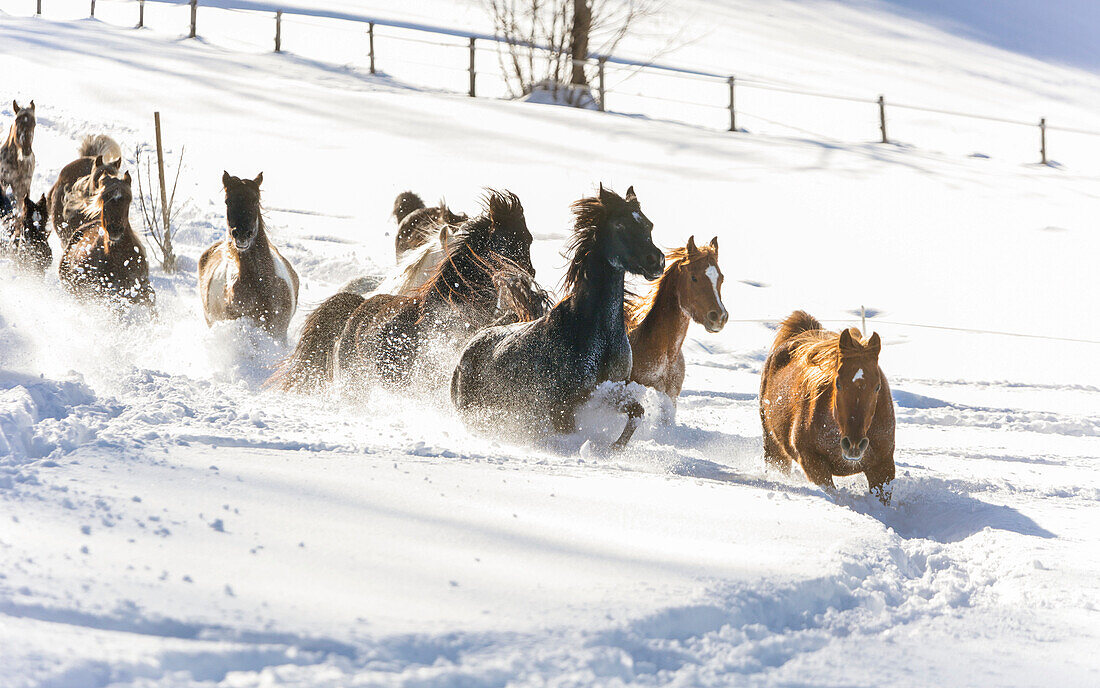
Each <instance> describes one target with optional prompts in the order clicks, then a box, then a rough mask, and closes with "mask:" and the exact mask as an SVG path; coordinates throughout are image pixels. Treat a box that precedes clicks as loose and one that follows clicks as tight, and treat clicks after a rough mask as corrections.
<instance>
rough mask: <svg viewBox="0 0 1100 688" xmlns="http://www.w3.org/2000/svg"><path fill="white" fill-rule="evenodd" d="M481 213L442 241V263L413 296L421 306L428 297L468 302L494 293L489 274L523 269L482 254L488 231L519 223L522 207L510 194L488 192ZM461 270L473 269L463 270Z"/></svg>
mask: <svg viewBox="0 0 1100 688" xmlns="http://www.w3.org/2000/svg"><path fill="white" fill-rule="evenodd" d="M481 206H482V212H481V213H480V214H479V215H478V216H477V217H475V218H473V219H472V220H467V221H466V222H464V223H462V226H461V227H459V229H458V230H456V231H454V232H451V233H449V234H448V236H447V237H446V239H445V240H441V241H443V251H444V257H443V260H441V261H440V262H439V265H438V266H436V268H435V270H434V272H433V273H432V276H431V277H430V278H429V279H428V280H427V281H426V282H425V283H424V284H422V285H421V286H420V287H419V288H418V289H417V290H416V291H415V292H413V294H412V295H413V296H414V297H417V298H419V299H420V300H421V303H424V302H426V301H428V300H429V298H432V297H435V298H441V299H443V300H444V301H446V302H448V303H454V301H455V300H459V301H469V300H470V299H471V297H473V296H475V295H482V296H484V295H486V294H492V293H495V290H494V289H493V284H492V275H493V274H494V273H495V272H497V271H499V270H501V269H516V270H522V268H521V267H520V266H518V265H516V264H515V263H514V262H513V261H511V260H509V259H507V258H505V257H504V256H500V255H497V254H491V255H482V253H483V247H482V246H480V245H479V244H482V243H484V242H486V241H487V240H488V239H489V236H490V230H491V229H494V228H495V229H497V230H500V229H505V228H508V227H511V226H512V225H513V223H515V222H516V221H518V220H522V219H523V217H524V215H523V205H522V204H521V203H520V200H519V198H518V197H517V196H516V195H515V194H514V193H512V192H510V191H496V190H494V189H489V190H487V191H486V193H485V195H484V196H483V197H482V200H481ZM462 267H468V268H472V271H471V270H463V269H461V268H462ZM477 275H483V276H484V277H485V278H486V279H484V280H483V283H480V284H475V283H473V282H472V281H471V279H470V278H471V277H474V276H477Z"/></svg>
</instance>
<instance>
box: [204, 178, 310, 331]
mask: <svg viewBox="0 0 1100 688" xmlns="http://www.w3.org/2000/svg"><path fill="white" fill-rule="evenodd" d="M263 180H264V174H263V172H261V173H260V174H259V175H257V176H256V178H255V179H240V178H238V177H233V176H230V174H229V173H228V172H224V171H223V172H222V186H223V187H225V218H226V222H227V224H228V227H229V232H228V234H227V236H226V237H225V239H224V240H223V241H220V242H218V243H216V244H214V245H213V246H211V247H210V248H208V249H206V251H204V252H203V254H202V257H201V258H200V259H199V294H200V295H201V296H202V308H203V312H204V313H205V314H206V324H207V325H208V326H209V325H213V324H214V323H215V322H217V321H219V320H236V319H237V318H251V319H252V320H254V321H255V322H256V324H258V325H259V326H261V327H263V328H264V329H265V330H266V331H267V332H268V333H269V334H271V336H273V337H278V338H279V339H282V340H284V341H285V340H286V331H287V328H288V327H289V326H290V319H291V318H292V317H293V316H294V311H295V310H297V308H298V273H296V272H294V268H293V267H291V265H290V263H289V262H288V261H287V259H286V258H283V256H282V254H281V253H279V249H277V248H275V246H274V244H272V243H271V242H270V241H269V240H268V238H267V232H266V230H265V227H264V218H263V213H262V211H261V207H260V184H262V183H263Z"/></svg>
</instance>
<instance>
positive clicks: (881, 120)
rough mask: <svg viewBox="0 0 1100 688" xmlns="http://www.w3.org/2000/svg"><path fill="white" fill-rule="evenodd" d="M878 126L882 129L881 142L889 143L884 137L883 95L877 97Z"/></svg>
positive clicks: (884, 102)
mask: <svg viewBox="0 0 1100 688" xmlns="http://www.w3.org/2000/svg"><path fill="white" fill-rule="evenodd" d="M878 126H879V129H881V130H882V142H883V143H890V139H888V138H886V98H884V97H883V96H879V97H878Z"/></svg>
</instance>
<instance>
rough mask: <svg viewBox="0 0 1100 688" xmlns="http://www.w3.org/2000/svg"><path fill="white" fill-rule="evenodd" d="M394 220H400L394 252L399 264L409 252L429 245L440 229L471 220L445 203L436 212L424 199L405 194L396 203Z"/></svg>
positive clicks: (410, 192) (405, 192)
mask: <svg viewBox="0 0 1100 688" xmlns="http://www.w3.org/2000/svg"><path fill="white" fill-rule="evenodd" d="M393 217H394V219H396V220H397V236H396V238H395V239H394V252H395V254H396V256H397V261H398V262H401V259H402V258H404V257H405V254H407V253H408V252H409V251H412V250H413V249H416V248H419V247H420V246H422V245H423V244H425V243H427V241H428V240H429V239H431V238H432V237H433V236H435V235H436V234H438V233H439V230H440V228H442V227H456V226H458V225H460V224H462V223H463V222H465V221H466V220H468V219H470V218H469V216H467V215H466V214H465V213H455V212H451V209H450V208H448V207H447V204H446V203H445V202H444V201H440V202H439V205H438V206H436V207H434V208H428V207H426V206H425V204H424V201H423V199H421V198H420V196H417V195H416V194H414V193H413V192H412V191H404V192H402V193H400V194H398V195H397V198H396V199H394V202H393Z"/></svg>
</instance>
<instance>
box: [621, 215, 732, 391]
mask: <svg viewBox="0 0 1100 688" xmlns="http://www.w3.org/2000/svg"><path fill="white" fill-rule="evenodd" d="M665 259H666V263H665V264H666V266H667V267H666V268H665V272H664V274H663V275H661V278H660V280H658V282H657V285H656V286H655V287H654V288H653V290H652V291H651V292H650V293H649V295H647V296H644V297H640V298H636V299H632V300H631V301H630V302H629V303H628V304H627V306H626V320H627V328H628V330H629V337H630V349H631V351H633V353H634V367H633V370H632V372H631V373H630V381H631V382H638V383H640V384H643V385H645V386H646V387H652V388H654V389H656V390H657V391H659V392H663V393H664V394H667V395H668V396H669V397H671V398H672V401H673V402H674V403H675V401H676V397H678V396H680V390H681V389H682V388H683V386H684V372H685V365H684V354H683V351H681V349H682V347H683V345H684V339H685V338H686V337H687V331H688V325H690V324H691V321H692V320H694V321H695V322H697V323H699V324H700V325H702V326H703V327H705V328H706V330H707V332H719V331H721V329H722V328H723V327H725V325H726V321H727V320H729V312H728V311H726V307H725V305H724V304H723V303H722V282H723V281H724V277H723V276H722V270H721V269H720V268H719V267H718V237H714V238H713V239H711V241H710V243H709V244H707V245H705V246H703V247H702V248H699V247H697V246H696V245H695V237H694V236H692V237H688V242H687V246H685V247H683V248H676V249H673V250H672V251H669V253H668V254H666V256H665Z"/></svg>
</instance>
